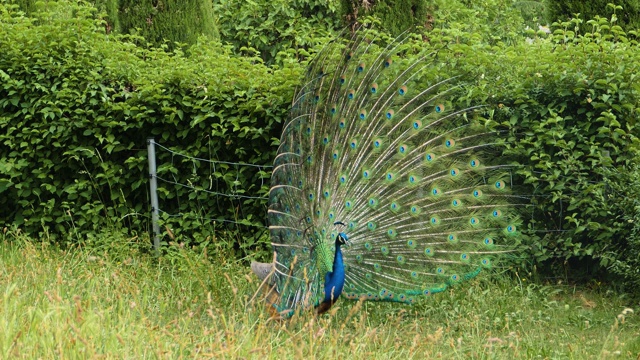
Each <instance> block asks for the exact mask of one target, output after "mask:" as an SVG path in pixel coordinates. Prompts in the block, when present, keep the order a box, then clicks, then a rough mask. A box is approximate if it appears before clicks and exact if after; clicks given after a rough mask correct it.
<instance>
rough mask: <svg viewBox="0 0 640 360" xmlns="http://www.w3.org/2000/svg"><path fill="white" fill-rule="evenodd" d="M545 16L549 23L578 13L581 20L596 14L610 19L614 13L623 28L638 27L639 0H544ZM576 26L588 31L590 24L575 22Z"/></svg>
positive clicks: (639, 14) (568, 18)
mask: <svg viewBox="0 0 640 360" xmlns="http://www.w3.org/2000/svg"><path fill="white" fill-rule="evenodd" d="M544 5H545V18H546V20H547V22H548V23H549V24H552V23H554V22H556V21H569V20H570V19H571V18H573V17H575V16H576V14H580V18H581V19H583V20H589V19H593V18H595V17H596V16H600V17H605V18H608V19H611V17H612V15H613V14H615V19H617V20H616V24H617V25H620V26H621V27H622V28H623V29H625V30H636V31H637V30H639V29H640V1H639V0H591V1H581V0H545V1H544ZM576 27H578V28H580V29H581V30H582V31H583V32H584V31H590V30H591V26H589V25H588V24H586V22H582V23H576Z"/></svg>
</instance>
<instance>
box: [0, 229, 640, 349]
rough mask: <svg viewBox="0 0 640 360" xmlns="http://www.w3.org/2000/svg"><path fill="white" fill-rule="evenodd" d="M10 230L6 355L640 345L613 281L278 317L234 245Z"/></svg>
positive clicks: (1, 305)
mask: <svg viewBox="0 0 640 360" xmlns="http://www.w3.org/2000/svg"><path fill="white" fill-rule="evenodd" d="M0 236H2V238H0V239H2V240H1V241H0V357H2V358H3V359H8V358H25V359H34V358H43V359H46V358H50V359H53V358H57V359H67V358H72V359H73V358H81V359H85V358H162V359H164V358H233V359H235V358H246V359H264V358H272V359H291V358H296V359H300V358H308V359H314V358H355V359H365V358H366V359H395V358H402V359H405V358H416V359H424V358H444V359H452V358H453V359H457V358H460V359H467V358H472V359H484V358H490V359H493V358H497V359H502V358H505V359H506V358H510V359H513V358H524V359H531V358H549V359H555V358H575V359H590V358H593V359H599V358H605V359H606V358H634V359H635V358H636V357H638V356H639V355H640V340H639V339H640V317H639V316H638V310H639V308H638V304H637V303H633V302H632V301H631V300H629V299H626V298H625V297H623V296H619V295H615V294H609V293H607V292H605V291H604V290H603V289H590V290H589V289H576V288H573V287H569V286H546V285H539V284H529V283H528V281H526V280H525V279H516V280H512V279H508V278H500V277H498V278H497V279H496V278H494V279H492V280H489V279H480V280H477V281H473V282H471V283H468V284H466V285H463V286H459V287H457V288H454V289H453V290H451V291H450V292H447V293H444V294H438V295H437V296H433V297H430V298H426V299H423V300H422V301H421V302H419V303H418V304H416V305H414V306H403V305H397V304H387V303H371V302H364V303H358V302H349V301H340V302H338V304H337V306H336V307H334V309H332V311H331V313H330V314H328V315H325V316H321V317H315V316H313V315H311V314H302V315H300V316H296V317H294V318H293V319H291V320H289V321H286V322H278V321H273V320H270V319H269V318H268V315H267V312H266V311H265V309H264V308H262V306H261V304H259V303H258V302H256V303H250V302H249V300H250V298H251V297H252V296H253V294H254V291H255V290H256V287H257V281H255V280H254V279H253V277H252V276H250V274H249V271H248V270H247V269H246V268H245V266H243V265H242V264H240V263H239V262H237V261H235V260H232V259H229V258H225V256H224V255H225V254H207V253H206V252H204V251H194V250H191V249H183V248H180V247H179V246H176V247H172V248H170V249H169V251H168V252H167V253H166V254H165V255H164V256H163V257H162V258H160V259H156V258H154V257H153V256H151V255H149V253H150V252H148V251H147V249H146V247H147V245H146V244H147V243H148V239H142V240H140V239H136V238H134V239H127V238H126V237H124V236H122V235H117V234H116V235H113V234H93V235H91V236H88V237H87V239H86V240H85V241H84V242H83V243H82V244H83V245H81V246H77V247H74V248H71V249H66V250H61V249H58V248H55V247H51V246H50V245H48V243H46V242H43V243H41V242H37V240H34V239H30V238H29V237H26V236H24V235H21V234H20V233H19V232H17V231H6V232H5V233H4V235H0Z"/></svg>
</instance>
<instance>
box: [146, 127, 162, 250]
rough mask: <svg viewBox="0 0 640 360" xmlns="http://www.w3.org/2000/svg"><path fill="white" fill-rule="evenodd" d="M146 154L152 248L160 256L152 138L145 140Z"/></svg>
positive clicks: (158, 216) (154, 146)
mask: <svg viewBox="0 0 640 360" xmlns="http://www.w3.org/2000/svg"><path fill="white" fill-rule="evenodd" d="M147 154H148V158H149V190H150V191H151V225H152V228H153V248H154V250H155V252H156V255H160V224H159V221H160V212H159V205H158V180H157V179H156V143H155V141H154V140H153V138H147Z"/></svg>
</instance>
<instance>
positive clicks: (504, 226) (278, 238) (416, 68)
mask: <svg viewBox="0 0 640 360" xmlns="http://www.w3.org/2000/svg"><path fill="white" fill-rule="evenodd" d="M378 42H379V41H378V39H375V38H374V36H373V33H371V32H368V31H367V30H360V31H358V32H356V33H355V35H354V37H353V38H352V39H351V40H350V41H348V42H346V44H340V43H339V42H338V41H336V42H335V43H334V44H332V45H331V46H328V47H327V49H325V50H324V51H323V52H321V54H320V55H319V56H318V57H317V58H316V60H315V61H314V62H313V63H312V65H311V67H310V69H309V72H308V76H307V82H306V83H305V85H304V86H302V88H301V89H300V90H299V91H298V93H297V95H296V97H295V99H294V101H293V105H292V109H291V113H290V117H289V119H288V120H287V122H286V124H285V125H284V129H283V134H282V138H281V144H280V147H279V149H278V153H277V156H276V159H275V161H274V170H273V175H272V180H271V181H272V187H271V190H270V194H269V197H270V200H269V201H270V203H269V223H270V226H269V229H270V234H271V240H272V245H273V248H274V251H275V253H276V265H275V272H274V276H275V287H276V289H277V292H278V294H279V301H276V304H275V307H276V309H277V310H278V311H287V310H290V309H294V308H296V307H301V306H302V307H306V306H314V305H318V303H319V301H320V299H321V298H322V296H323V294H322V291H323V282H324V276H325V274H326V273H327V272H328V271H332V260H333V254H334V246H333V244H334V240H335V238H336V236H337V234H338V233H339V232H342V233H344V234H346V235H347V236H348V239H349V241H350V244H349V245H346V246H344V247H342V250H343V256H344V263H345V267H346V280H345V288H344V289H345V290H344V293H343V295H345V296H346V297H347V298H354V299H358V298H361V297H365V298H366V299H371V300H388V301H400V302H413V301H414V299H415V297H416V296H417V295H423V294H431V293H435V292H440V291H443V290H445V289H447V288H448V287H449V286H450V285H452V284H455V283H458V282H460V281H463V280H465V279H469V278H472V277H474V276H475V275H477V274H478V273H479V272H480V271H481V270H482V269H484V268H488V267H490V266H491V264H492V261H493V259H494V257H495V256H498V255H499V254H501V253H504V252H508V251H510V250H511V246H509V243H510V242H512V241H510V240H509V235H510V234H513V233H515V232H516V228H515V224H514V223H513V222H512V221H513V217H512V214H511V212H510V208H511V207H510V205H509V201H508V199H509V194H508V188H509V183H508V180H509V176H508V169H506V167H505V166H504V164H500V162H499V159H496V158H495V152H494V151H492V150H494V149H493V147H494V145H495V141H496V139H495V135H494V134H493V133H491V132H489V131H487V130H486V129H485V128H484V127H483V126H482V125H479V124H478V123H477V122H476V121H475V120H473V119H474V118H475V117H476V115H475V113H474V108H465V109H457V108H456V107H455V106H452V105H451V103H450V102H448V101H447V97H448V95H451V93H452V91H454V90H455V87H453V86H451V84H450V83H451V81H450V80H447V79H444V80H438V79H437V78H438V77H437V74H436V75H434V71H433V66H432V64H433V56H431V55H425V56H423V57H422V58H420V59H419V60H417V61H413V62H411V63H408V62H406V61H405V60H403V57H402V56H399V55H398V53H399V52H406V51H408V49H406V48H405V47H404V42H403V41H391V42H390V44H389V45H387V46H385V47H380V46H378V45H377V43H378ZM434 79H435V80H434ZM426 81H430V83H425V82H426Z"/></svg>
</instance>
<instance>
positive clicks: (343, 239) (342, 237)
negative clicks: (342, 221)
mask: <svg viewBox="0 0 640 360" xmlns="http://www.w3.org/2000/svg"><path fill="white" fill-rule="evenodd" d="M348 243H349V237H348V236H347V234H345V233H343V232H341V233H338V236H336V246H337V245H346V244H348Z"/></svg>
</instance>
